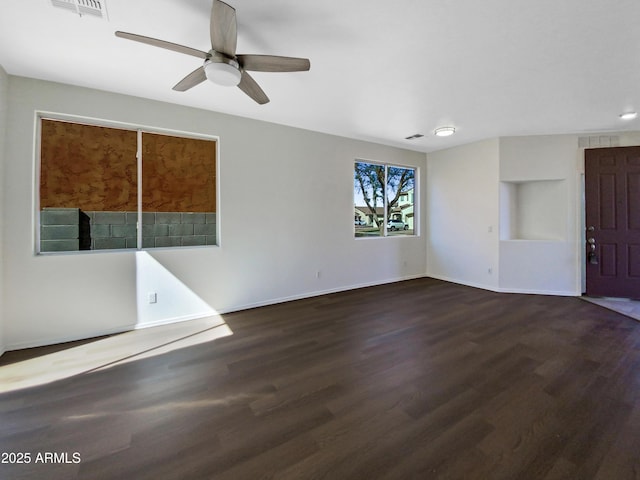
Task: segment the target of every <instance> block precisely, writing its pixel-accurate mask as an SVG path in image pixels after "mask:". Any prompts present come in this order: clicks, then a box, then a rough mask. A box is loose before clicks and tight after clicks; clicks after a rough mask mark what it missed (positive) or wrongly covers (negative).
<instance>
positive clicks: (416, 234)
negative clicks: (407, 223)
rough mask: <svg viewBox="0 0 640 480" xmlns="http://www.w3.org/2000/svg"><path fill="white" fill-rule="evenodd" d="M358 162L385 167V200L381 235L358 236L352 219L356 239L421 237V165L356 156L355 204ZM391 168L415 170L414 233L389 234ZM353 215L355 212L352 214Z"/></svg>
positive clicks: (353, 198) (353, 169)
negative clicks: (389, 181) (388, 191)
mask: <svg viewBox="0 0 640 480" xmlns="http://www.w3.org/2000/svg"><path fill="white" fill-rule="evenodd" d="M358 163H366V164H370V165H380V166H382V167H384V189H383V191H384V202H383V207H382V208H383V229H382V234H381V235H372V236H368V235H363V236H356V235H355V231H356V230H355V224H354V221H353V219H352V222H351V223H352V225H353V229H354V230H353V231H354V235H353V238H354V239H355V240H365V239H380V238H415V237H420V236H421V232H420V222H419V220H418V218H419V196H420V192H419V188H418V185H419V183H420V181H419V179H420V167H417V166H415V165H407V164H402V163H397V162H383V161H380V160H369V159H365V158H360V157H358V158H356V159H355V160H354V162H353V164H352V165H353V167H352V170H351V172H352V177H351V186H352V189H354V190H353V193H352V195H353V196H352V203H353V205H354V207H355V206H357V205H355V187H354V176H353V172H354V171H355V167H356V165H357V164H358ZM389 168H402V169H407V170H413V172H414V175H413V234H411V235H409V234H407V235H397V234H396V235H389V231H388V228H387V224H388V221H389V219H388V218H387V207H388V196H387V186H388V171H389ZM352 216H353V214H352Z"/></svg>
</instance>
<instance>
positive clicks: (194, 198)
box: [142, 132, 216, 212]
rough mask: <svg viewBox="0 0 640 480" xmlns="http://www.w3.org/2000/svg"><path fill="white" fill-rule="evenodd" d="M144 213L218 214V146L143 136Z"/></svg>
mask: <svg viewBox="0 0 640 480" xmlns="http://www.w3.org/2000/svg"><path fill="white" fill-rule="evenodd" d="M142 162H143V165H142V211H143V212H215V211H216V142H215V141H211V140H201V139H195V138H185V137H174V136H170V135H161V134H155V133H146V132H145V133H143V134H142Z"/></svg>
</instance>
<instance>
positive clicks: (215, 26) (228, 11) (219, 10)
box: [210, 0, 238, 57]
mask: <svg viewBox="0 0 640 480" xmlns="http://www.w3.org/2000/svg"><path fill="white" fill-rule="evenodd" d="M237 28H238V27H237V23H236V10H235V8H233V7H232V6H230V5H227V4H226V3H224V2H221V1H220V0H213V5H212V6H211V23H210V33H211V48H213V49H214V50H215V51H216V52H220V53H224V54H225V55H226V56H228V57H233V56H234V55H235V54H236V43H237V41H238V30H237Z"/></svg>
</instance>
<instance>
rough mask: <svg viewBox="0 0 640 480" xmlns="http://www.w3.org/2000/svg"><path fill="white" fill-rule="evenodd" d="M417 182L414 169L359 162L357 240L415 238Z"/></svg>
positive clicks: (355, 178)
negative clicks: (395, 237) (393, 237)
mask: <svg viewBox="0 0 640 480" xmlns="http://www.w3.org/2000/svg"><path fill="white" fill-rule="evenodd" d="M415 179H416V169H415V168H413V167H403V166H397V165H392V164H383V163H373V162H365V161H360V160H357V161H356V162H355V167H354V212H355V223H354V228H355V233H354V235H355V237H358V238H363V237H364V238H370V237H387V236H412V235H415V234H416V227H417V225H416V224H415V214H414V209H415V205H414V194H415V188H416V185H415V183H416V182H415ZM363 220H364V223H363Z"/></svg>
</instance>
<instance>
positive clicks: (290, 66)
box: [237, 55, 311, 72]
mask: <svg viewBox="0 0 640 480" xmlns="http://www.w3.org/2000/svg"><path fill="white" fill-rule="evenodd" d="M237 58H238V62H239V63H240V65H242V68H244V69H245V70H249V71H251V72H306V71H307V70H309V69H310V68H311V62H309V59H308V58H296V57H278V56H275V55H238V57H237Z"/></svg>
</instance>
